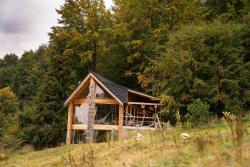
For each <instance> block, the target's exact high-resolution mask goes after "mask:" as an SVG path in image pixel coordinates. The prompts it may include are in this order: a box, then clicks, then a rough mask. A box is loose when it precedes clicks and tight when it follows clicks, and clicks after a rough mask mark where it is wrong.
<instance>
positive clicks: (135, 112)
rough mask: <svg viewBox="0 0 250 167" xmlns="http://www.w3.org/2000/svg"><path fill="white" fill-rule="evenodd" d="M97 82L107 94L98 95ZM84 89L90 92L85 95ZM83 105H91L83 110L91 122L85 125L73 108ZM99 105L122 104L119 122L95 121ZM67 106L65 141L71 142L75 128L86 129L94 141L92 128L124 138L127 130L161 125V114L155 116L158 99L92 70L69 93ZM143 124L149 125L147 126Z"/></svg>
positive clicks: (159, 105) (157, 109)
mask: <svg viewBox="0 0 250 167" xmlns="http://www.w3.org/2000/svg"><path fill="white" fill-rule="evenodd" d="M97 85H98V87H100V88H101V89H102V90H103V91H105V93H106V94H108V97H97V90H96V86H97ZM83 92H88V93H87V94H86V96H82V94H83ZM83 104H86V105H88V108H87V109H86V110H84V112H87V115H88V122H87V123H84V124H83V123H82V124H79V123H75V122H74V118H75V111H74V108H75V106H76V105H83ZM96 104H103V105H117V106H119V107H118V108H119V109H118V121H117V124H115V125H113V124H111V125H110V124H109V125H107V124H96V123H95V115H96V112H97V110H96ZM65 105H67V106H68V123H67V137H66V144H71V143H72V136H73V134H72V132H73V130H85V131H86V135H87V137H86V139H88V141H89V142H90V143H91V142H93V130H108V131H112V130H114V131H118V138H119V139H121V138H122V137H124V131H125V130H126V129H131V130H138V128H141V129H151V130H152V129H155V128H156V127H157V124H159V118H158V116H157V117H156V113H157V111H159V109H160V107H161V104H160V103H159V99H157V98H155V97H153V96H150V95H147V94H145V93H142V92H139V91H135V90H132V89H129V88H126V87H123V86H120V85H118V84H116V83H114V82H112V81H110V80H108V79H105V78H103V77H101V76H100V75H98V74H96V73H93V72H91V73H89V74H88V76H87V77H86V78H85V79H84V80H83V81H82V83H81V84H80V85H79V86H78V88H77V89H76V90H75V91H74V92H73V93H72V94H71V95H70V97H69V98H68V99H67V100H66V102H65ZM156 118H158V120H157V119H156ZM144 124H147V126H144Z"/></svg>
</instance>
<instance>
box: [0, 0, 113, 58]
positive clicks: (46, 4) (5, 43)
mask: <svg viewBox="0 0 250 167" xmlns="http://www.w3.org/2000/svg"><path fill="white" fill-rule="evenodd" d="M63 3H64V0H0V58H3V57H4V55H5V54H7V53H16V54H17V55H18V56H21V55H22V53H23V52H24V51H25V50H26V51H27V50H30V49H37V48H38V46H39V45H41V44H45V43H47V42H48V39H49V37H48V32H50V27H51V26H53V25H56V24H57V19H58V18H59V15H57V13H56V11H55V9H56V8H59V6H60V5H62V4H63ZM105 4H106V7H107V8H109V7H110V6H111V5H112V4H113V3H112V0H105Z"/></svg>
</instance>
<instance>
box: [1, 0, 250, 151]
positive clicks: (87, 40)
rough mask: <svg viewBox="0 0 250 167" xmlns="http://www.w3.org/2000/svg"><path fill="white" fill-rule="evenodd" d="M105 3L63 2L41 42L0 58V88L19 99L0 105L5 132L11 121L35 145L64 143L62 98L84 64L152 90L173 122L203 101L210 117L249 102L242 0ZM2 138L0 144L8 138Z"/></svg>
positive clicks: (248, 43)
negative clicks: (45, 41)
mask: <svg viewBox="0 0 250 167" xmlns="http://www.w3.org/2000/svg"><path fill="white" fill-rule="evenodd" d="M114 4H115V6H114V7H113V8H112V9H111V11H110V10H106V8H105V6H104V1H103V0H78V1H75V0H66V1H65V3H64V4H63V5H62V6H61V7H60V9H58V10H57V12H58V14H59V15H60V18H59V22H58V23H59V25H58V26H54V27H52V30H51V32H50V33H49V37H50V41H49V44H48V45H46V46H43V45H42V46H40V47H39V48H38V49H37V50H34V51H32V50H30V51H26V52H24V54H23V55H22V57H20V58H18V57H17V56H16V55H15V54H7V55H5V57H4V58H3V59H0V88H4V87H7V86H8V87H10V88H11V90H13V92H14V93H15V94H16V96H17V97H15V98H18V100H19V103H16V102H14V101H15V100H14V101H9V102H7V101H4V103H6V106H11V107H10V108H8V107H7V108H5V107H2V106H3V105H5V104H2V105H1V106H0V107H1V109H2V108H4V110H6V111H4V112H2V113H1V114H2V115H1V117H0V119H3V120H5V123H4V121H1V122H0V126H3V125H5V126H7V124H8V126H7V127H8V128H7V129H8V130H6V133H7V132H9V133H10V134H14V131H16V130H17V129H18V128H19V123H18V124H14V125H15V127H12V126H11V125H13V124H12V123H11V122H13V121H14V122H15V121H17V122H18V121H20V125H21V128H22V130H20V132H21V136H22V139H24V140H25V142H26V143H31V144H33V145H34V146H35V147H36V148H43V147H48V146H54V145H58V144H60V143H61V142H63V141H64V138H65V128H66V118H67V117H66V109H65V108H64V107H63V103H64V101H65V99H67V97H68V96H69V95H70V94H71V93H72V91H73V90H74V89H75V88H76V87H77V86H78V83H79V82H80V81H81V80H82V79H83V78H84V77H85V76H86V74H87V73H88V72H89V70H96V71H97V73H100V74H101V75H103V76H104V77H107V78H109V79H111V80H113V81H115V82H117V83H118V84H121V85H124V86H127V87H130V88H135V89H138V90H140V89H144V90H145V91H148V92H150V93H152V94H153V95H156V96H159V97H160V98H161V103H162V104H163V105H164V106H163V109H162V113H161V114H162V115H163V116H164V117H165V118H167V119H169V120H171V123H176V117H175V116H176V112H177V111H178V113H179V114H180V120H185V117H184V115H187V116H188V115H189V116H191V115H192V117H198V115H199V116H201V117H203V116H204V117H207V112H205V113H203V112H202V107H203V109H204V106H206V105H209V106H210V108H209V112H211V113H213V114H218V115H219V116H222V112H224V111H230V112H232V113H235V114H239V113H242V112H243V111H245V110H248V109H249V104H250V77H248V76H249V72H250V64H249V60H250V49H249V48H250V17H249V9H250V8H249V6H250V3H249V1H248V0H206V1H200V0H188V1H184V0H171V1H168V0H167V1H166V0H114ZM15 98H14V99H15ZM195 99H200V101H197V100H195ZM18 100H17V101H18ZM0 103H1V101H0ZM12 103H13V105H12ZM196 105H197V106H196ZM13 106H15V110H16V111H19V110H20V111H22V112H21V114H14V113H13V117H10V115H9V114H4V115H3V113H9V112H12V111H13V112H14V109H13V108H12V107H13ZM188 106H189V107H188ZM192 106H193V107H192ZM194 106H195V107H194ZM199 107H200V108H199ZM11 108H12V109H11ZM188 108H189V109H188ZM7 110H10V111H7ZM189 110H190V111H189ZM196 110H197V111H198V112H197V114H198V115H194V116H193V114H196V112H195V113H193V112H194V111H196ZM10 118H11V119H10ZM6 121H7V122H6ZM203 121H205V119H204V120H203ZM0 129H1V128H0ZM0 131H1V130H0ZM0 133H2V131H1V132H0ZM4 136H5V137H3V138H2V139H4V138H5V139H4V140H5V141H7V140H9V141H11V140H12V139H13V138H12V137H14V136H13V135H4ZM17 136H18V135H17ZM7 138H9V139H7ZM16 143H18V142H16ZM7 145H9V144H7Z"/></svg>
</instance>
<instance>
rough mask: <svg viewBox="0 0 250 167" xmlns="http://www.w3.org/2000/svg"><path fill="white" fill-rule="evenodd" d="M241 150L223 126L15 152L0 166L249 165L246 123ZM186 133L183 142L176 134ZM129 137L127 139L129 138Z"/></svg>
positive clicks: (249, 145)
mask: <svg viewBox="0 0 250 167" xmlns="http://www.w3.org/2000/svg"><path fill="white" fill-rule="evenodd" d="M244 126H245V127H246V130H245V134H244V137H243V143H242V146H241V147H236V146H235V144H233V141H232V138H231V133H230V130H229V129H228V128H227V127H225V126H224V125H222V124H220V125H216V126H213V127H210V128H206V129H192V130H188V131H185V130H176V129H175V128H171V129H168V130H167V131H166V132H164V133H165V138H164V139H163V138H162V136H161V135H160V134H159V132H142V133H143V135H144V138H143V139H141V140H135V139H134V138H132V137H131V138H130V139H128V140H123V141H118V142H112V143H97V144H91V145H89V144H79V145H70V146H66V145H63V146H60V147H57V148H50V149H45V150H42V151H27V150H26V151H24V150H19V151H17V152H15V153H12V154H11V155H9V157H6V158H2V159H1V160H0V166H1V167H5V166H11V167H33V166H34V167H35V166H39V167H40V166H41V167H48V166H70V167H78V166H96V167H103V166H107V167H109V166H111V167H120V166H124V167H125V166H133V167H137V166H138V167H139V166H140V167H141V166H142V167H146V166H157V167H158V166H162V167H163V166H164V167H165V166H171V167H172V166H173V167H174V166H195V167H200V166H208V167H217V166H218V167H220V166H230V167H237V166H246V167H247V166H250V135H249V133H248V132H249V130H250V126H249V124H245V125H244ZM182 132H188V133H189V134H190V139H189V140H188V141H185V142H184V141H183V140H182V139H180V137H179V136H180V133H182ZM133 135H134V134H131V135H130V136H133ZM240 153H242V154H240Z"/></svg>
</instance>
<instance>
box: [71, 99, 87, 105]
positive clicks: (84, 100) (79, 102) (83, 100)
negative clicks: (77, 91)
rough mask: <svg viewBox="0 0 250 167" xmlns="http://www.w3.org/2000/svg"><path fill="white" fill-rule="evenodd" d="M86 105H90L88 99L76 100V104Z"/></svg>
mask: <svg viewBox="0 0 250 167" xmlns="http://www.w3.org/2000/svg"><path fill="white" fill-rule="evenodd" d="M84 103H88V99H87V98H85V99H76V100H74V104H84Z"/></svg>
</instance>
